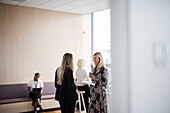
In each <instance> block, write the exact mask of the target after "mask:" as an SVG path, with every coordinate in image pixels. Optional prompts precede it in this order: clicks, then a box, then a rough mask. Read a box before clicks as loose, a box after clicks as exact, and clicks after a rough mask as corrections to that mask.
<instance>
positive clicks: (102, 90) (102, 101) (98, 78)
mask: <svg viewBox="0 0 170 113" xmlns="http://www.w3.org/2000/svg"><path fill="white" fill-rule="evenodd" d="M93 61H94V64H95V68H94V70H93V73H90V74H89V77H90V78H91V79H92V82H93V83H94V85H90V104H89V111H88V112H89V113H107V105H106V104H107V103H106V87H107V81H108V79H107V76H108V71H107V69H106V68H105V65H104V61H103V57H102V54H101V53H100V52H96V53H95V54H94V55H93Z"/></svg>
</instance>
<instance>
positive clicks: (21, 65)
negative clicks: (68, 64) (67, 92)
mask: <svg viewBox="0 0 170 113" xmlns="http://www.w3.org/2000/svg"><path fill="white" fill-rule="evenodd" d="M82 30H83V17H82V15H76V14H70V13H62V12H55V11H48V10H41V9H33V8H26V7H18V6H11V5H4V4H0V84H12V83H27V82H28V81H29V80H30V79H32V77H33V76H34V72H37V71H38V72H40V73H41V74H42V76H41V79H42V80H43V81H53V80H54V73H55V69H56V68H57V67H58V66H59V64H60V62H61V57H62V55H63V54H64V53H65V52H71V53H73V55H74V62H75V64H76V61H77V59H78V58H81V57H82V56H83V33H82Z"/></svg>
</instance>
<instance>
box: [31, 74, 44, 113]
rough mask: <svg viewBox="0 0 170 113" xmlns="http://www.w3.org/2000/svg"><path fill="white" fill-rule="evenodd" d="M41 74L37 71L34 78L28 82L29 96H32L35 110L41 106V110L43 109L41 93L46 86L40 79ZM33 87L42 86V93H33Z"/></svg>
mask: <svg viewBox="0 0 170 113" xmlns="http://www.w3.org/2000/svg"><path fill="white" fill-rule="evenodd" d="M39 77H40V74H39V73H35V75H34V79H33V80H30V81H29V83H28V91H29V97H30V98H32V101H33V102H32V106H34V112H35V113H36V112H37V108H38V107H39V108H40V110H41V111H42V110H43V109H42V107H41V103H40V102H41V93H42V90H43V87H44V84H43V82H42V81H41V80H40V79H39ZM33 88H41V89H40V93H33Z"/></svg>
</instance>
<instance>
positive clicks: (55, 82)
mask: <svg viewBox="0 0 170 113" xmlns="http://www.w3.org/2000/svg"><path fill="white" fill-rule="evenodd" d="M57 70H58V69H56V71H55V81H54V84H55V87H56V88H57V80H58V78H57Z"/></svg>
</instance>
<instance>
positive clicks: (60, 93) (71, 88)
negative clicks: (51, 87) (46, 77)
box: [55, 67, 78, 103]
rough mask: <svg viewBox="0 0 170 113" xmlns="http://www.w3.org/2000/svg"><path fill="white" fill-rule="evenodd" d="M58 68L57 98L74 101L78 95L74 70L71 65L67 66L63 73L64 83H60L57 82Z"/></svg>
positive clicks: (63, 100)
mask: <svg viewBox="0 0 170 113" xmlns="http://www.w3.org/2000/svg"><path fill="white" fill-rule="evenodd" d="M57 70H58V69H57ZM57 70H56V72H55V87H56V95H55V100H58V101H62V102H64V103H72V102H75V101H77V100H78V95H77V92H76V85H75V83H74V79H73V71H72V70H71V69H70V68H69V67H66V69H65V71H64V75H63V81H62V85H59V84H57V81H58V77H57Z"/></svg>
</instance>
